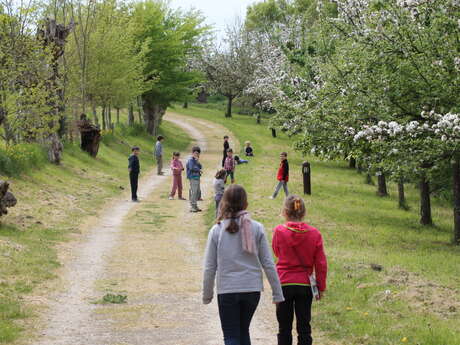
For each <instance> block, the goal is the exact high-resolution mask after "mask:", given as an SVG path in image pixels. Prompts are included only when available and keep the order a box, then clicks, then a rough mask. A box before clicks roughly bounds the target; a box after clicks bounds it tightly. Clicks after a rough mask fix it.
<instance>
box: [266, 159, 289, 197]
mask: <svg viewBox="0 0 460 345" xmlns="http://www.w3.org/2000/svg"><path fill="white" fill-rule="evenodd" d="M280 160H281V162H280V167H279V168H278V174H277V176H276V178H277V180H278V184H277V185H276V188H275V192H274V193H273V195H272V196H270V199H275V198H276V197H277V195H278V193H279V192H280V190H281V187H283V189H284V194H286V196H288V195H289V190H288V186H287V183H288V181H289V163H288V160H287V153H286V152H281V154H280Z"/></svg>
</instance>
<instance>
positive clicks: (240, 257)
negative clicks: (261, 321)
mask: <svg viewBox="0 0 460 345" xmlns="http://www.w3.org/2000/svg"><path fill="white" fill-rule="evenodd" d="M247 206H248V202H247V195H246V191H245V190H244V188H243V187H241V186H239V185H231V186H230V187H229V188H228V189H227V190H226V191H225V193H224V196H223V198H222V200H221V205H220V213H219V217H218V223H217V224H216V225H214V226H213V227H212V229H211V230H210V232H209V237H208V243H207V247H206V255H205V263H204V279H203V303H204V304H208V303H211V301H212V299H213V295H214V281H215V280H216V292H217V301H218V306H219V316H220V319H221V324H222V330H223V332H224V340H225V344H226V345H229V344H250V336H249V325H250V322H251V319H252V316H253V315H254V312H255V311H256V308H257V305H258V303H259V299H260V292H261V291H262V290H263V274H262V270H263V271H265V274H266V276H267V278H268V281H269V283H270V285H271V288H272V292H273V302H274V303H279V302H282V301H284V297H283V292H282V289H281V285H280V281H279V278H278V274H277V273H276V269H275V264H274V263H273V257H272V253H271V251H270V249H269V246H268V242H267V239H266V237H265V231H264V227H263V226H262V224H260V223H258V222H256V221H253V220H252V219H251V218H250V217H249V214H248V212H246V208H247ZM216 277H217V279H216ZM236 319H238V320H236Z"/></svg>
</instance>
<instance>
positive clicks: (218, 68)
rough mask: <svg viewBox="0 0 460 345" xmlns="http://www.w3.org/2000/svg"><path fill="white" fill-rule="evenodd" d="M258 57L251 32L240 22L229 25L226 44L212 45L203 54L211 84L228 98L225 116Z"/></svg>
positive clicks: (210, 85)
mask: <svg viewBox="0 0 460 345" xmlns="http://www.w3.org/2000/svg"><path fill="white" fill-rule="evenodd" d="M255 61H256V54H255V52H254V50H253V49H252V45H251V41H250V37H249V34H248V32H247V31H245V30H244V28H243V26H242V24H241V23H239V22H236V23H235V24H234V25H233V26H229V27H228V28H227V31H226V36H225V46H224V47H216V46H215V47H209V48H208V49H207V51H206V52H205V54H203V61H202V66H203V69H204V72H205V75H206V77H207V84H208V87H209V88H210V89H211V90H214V91H215V92H217V93H219V94H221V95H223V96H225V97H226V98H227V111H226V113H225V117H231V116H232V104H233V100H234V99H235V98H236V97H238V96H241V95H242V94H243V92H244V90H245V89H246V88H247V87H248V85H249V83H250V82H251V79H252V75H253V72H254V69H255Z"/></svg>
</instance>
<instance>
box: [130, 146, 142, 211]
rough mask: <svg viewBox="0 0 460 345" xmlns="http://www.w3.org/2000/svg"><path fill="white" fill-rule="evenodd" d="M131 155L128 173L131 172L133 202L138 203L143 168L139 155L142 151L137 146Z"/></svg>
mask: <svg viewBox="0 0 460 345" xmlns="http://www.w3.org/2000/svg"><path fill="white" fill-rule="evenodd" d="M131 152H132V153H131V155H130V156H129V158H128V171H129V182H130V184H131V200H132V201H133V202H138V201H139V199H138V198H137V186H138V181H139V173H140V172H141V166H140V163H139V157H138V156H139V153H140V149H139V147H137V146H134V147H133V148H132V149H131Z"/></svg>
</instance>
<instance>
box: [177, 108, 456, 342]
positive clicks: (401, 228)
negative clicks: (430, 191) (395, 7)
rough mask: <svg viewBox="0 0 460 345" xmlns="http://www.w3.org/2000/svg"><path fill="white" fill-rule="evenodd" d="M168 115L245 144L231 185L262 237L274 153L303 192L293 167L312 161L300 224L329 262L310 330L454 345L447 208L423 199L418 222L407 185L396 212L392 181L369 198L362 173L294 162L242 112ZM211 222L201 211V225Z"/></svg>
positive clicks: (269, 217) (273, 212) (271, 214)
mask: <svg viewBox="0 0 460 345" xmlns="http://www.w3.org/2000/svg"><path fill="white" fill-rule="evenodd" d="M175 111H176V112H180V113H181V114H184V115H189V116H194V117H197V118H203V119H206V120H210V121H214V122H217V123H220V124H222V125H224V126H226V127H227V128H228V129H229V130H231V131H232V132H233V133H235V134H236V135H237V138H232V139H233V140H238V141H239V142H240V143H241V144H242V143H244V141H246V140H250V141H251V142H252V143H253V147H254V150H255V157H254V158H252V159H251V161H250V163H249V164H247V165H241V166H238V167H237V170H236V181H237V183H240V184H242V185H244V186H245V188H246V189H247V191H248V193H249V196H250V210H251V212H252V214H253V217H254V219H257V220H259V221H261V222H262V223H263V224H264V225H265V226H266V227H267V230H268V233H270V229H271V228H273V227H274V226H275V225H276V224H278V223H280V222H282V221H283V220H282V219H281V218H280V216H279V214H280V209H281V205H282V199H283V198H282V197H278V199H277V200H274V201H273V200H269V199H268V196H269V195H270V194H271V193H272V192H273V187H274V186H275V176H276V170H277V167H278V164H279V160H278V156H279V153H280V152H282V151H288V152H289V157H288V158H289V162H290V167H291V179H290V182H289V188H290V190H291V192H292V193H297V194H301V193H302V191H303V188H302V181H301V179H302V176H301V164H302V162H303V161H304V160H308V161H309V162H310V163H311V164H312V189H313V195H311V196H308V197H305V200H306V203H307V208H308V216H307V222H309V223H311V224H312V225H313V226H316V227H318V228H319V229H320V230H321V232H322V233H323V236H324V238H325V245H326V250H327V253H328V258H329V265H330V274H329V291H328V293H327V298H326V299H325V300H324V301H322V302H321V303H318V304H315V307H314V310H315V316H314V327H316V328H319V329H321V330H322V331H324V332H325V333H326V334H327V335H328V336H329V337H330V338H332V339H337V340H339V341H342V342H343V343H344V344H350V345H360V344H366V345H394V344H412V345H415V344H423V345H460V330H459V329H458V322H459V319H460V290H459V286H460V264H459V259H460V248H458V247H455V246H452V245H450V244H449V243H450V236H451V232H452V216H451V213H452V211H451V209H450V208H449V207H446V206H445V202H443V201H438V200H433V218H434V221H435V224H436V226H433V227H424V226H421V225H419V222H418V220H419V215H418V212H417V211H418V192H417V190H416V189H415V188H407V189H408V191H407V197H408V204H409V206H410V210H409V211H404V210H399V209H398V208H397V192H396V185H394V184H392V183H390V186H389V190H390V197H388V198H379V197H378V196H376V190H375V188H376V187H373V186H369V185H367V184H364V183H363V181H364V176H361V175H359V174H357V173H356V172H355V171H354V170H350V169H348V168H347V166H346V163H345V162H324V161H320V160H318V159H316V158H314V157H302V156H301V155H300V154H299V153H297V152H295V151H293V150H292V144H293V141H292V139H290V138H288V137H286V136H285V135H283V134H282V133H281V134H280V135H278V137H277V138H276V139H275V138H272V137H271V132H270V131H269V129H268V126H267V123H266V120H263V121H262V122H263V123H262V124H261V125H257V124H256V121H255V119H254V118H253V117H250V116H240V115H234V116H233V118H230V119H227V118H224V116H223V113H222V111H221V110H215V109H212V108H211V107H209V106H207V107H201V106H197V105H191V106H189V108H188V109H181V108H179V107H178V108H177V109H175ZM241 147H243V146H242V145H241ZM212 218H213V215H212V211H211V210H210V211H209V214H208V215H207V216H206V220H207V222H208V223H211V222H212ZM371 264H380V265H382V266H383V270H382V271H380V272H377V271H374V270H373V269H372V268H371Z"/></svg>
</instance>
